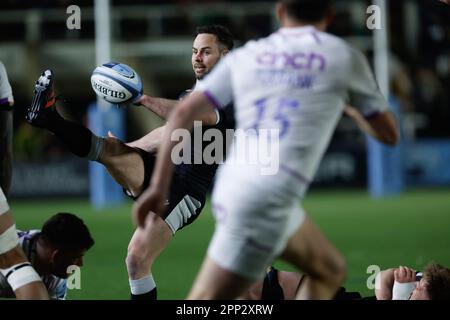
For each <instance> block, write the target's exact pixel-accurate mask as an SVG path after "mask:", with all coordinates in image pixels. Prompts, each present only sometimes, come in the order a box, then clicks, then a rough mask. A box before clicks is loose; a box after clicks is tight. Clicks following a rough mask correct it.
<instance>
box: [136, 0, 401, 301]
mask: <svg viewBox="0 0 450 320" xmlns="http://www.w3.org/2000/svg"><path fill="white" fill-rule="evenodd" d="M276 14H277V17H278V18H279V20H280V22H281V25H282V28H281V29H280V30H278V31H277V32H275V33H273V34H272V35H270V36H269V37H267V38H264V39H261V40H259V41H251V42H249V43H248V44H246V45H245V46H244V47H242V48H240V49H237V50H235V51H233V52H231V53H230V54H229V56H227V57H225V59H224V60H223V61H221V62H220V63H219V65H218V66H217V67H216V68H215V69H214V70H213V71H212V72H211V73H210V75H209V76H208V77H206V79H205V80H204V81H203V82H202V83H201V84H200V85H199V88H198V91H197V92H195V93H194V94H192V95H191V96H190V97H189V98H188V99H186V100H185V101H183V103H182V104H181V105H180V106H179V108H178V109H177V110H176V111H175V112H174V113H173V114H172V117H171V118H170V120H169V122H168V129H167V130H166V132H165V137H164V140H163V142H162V144H161V146H162V148H161V150H160V153H159V156H158V160H157V164H156V168H155V173H154V175H153V180H152V182H151V184H150V188H149V189H148V190H147V191H146V192H145V193H144V194H143V195H142V196H141V198H140V199H139V201H138V202H137V205H136V206H135V207H134V212H133V214H134V218H135V219H136V220H137V222H138V223H139V225H143V224H144V221H145V220H144V218H145V216H146V214H147V213H148V211H150V210H157V211H160V210H162V208H163V206H162V205H163V199H165V195H166V193H167V190H168V185H169V180H168V178H169V177H170V176H171V173H172V166H171V165H170V151H171V149H172V148H173V146H174V145H175V144H176V142H173V141H171V133H172V132H173V130H175V129H176V128H191V127H192V122H193V119H197V118H198V117H199V115H201V114H202V113H203V112H206V111H208V110H210V109H211V108H213V107H214V106H216V107H219V106H221V105H226V104H227V103H228V102H229V101H231V100H234V103H235V117H236V124H237V128H239V129H243V130H247V131H250V130H251V129H258V130H260V129H278V130H279V139H280V141H279V150H278V151H279V163H280V166H279V168H280V170H279V171H278V172H277V173H276V174H274V175H265V176H263V175H261V173H260V170H259V169H260V168H258V166H253V165H250V164H248V165H233V164H232V163H233V160H235V159H241V158H242V154H244V153H245V152H248V151H250V152H254V151H255V150H240V149H236V150H233V151H234V152H232V153H231V154H230V155H229V157H228V160H227V162H226V163H225V164H224V165H223V166H222V167H221V168H220V169H219V172H218V177H217V182H216V185H215V189H214V194H213V207H214V212H215V215H216V230H215V233H214V236H213V238H212V240H211V243H210V245H209V249H208V253H207V258H206V259H205V262H204V264H203V266H202V268H201V270H200V273H199V275H198V277H197V279H196V281H195V283H194V285H193V288H192V290H191V292H190V294H189V296H188V298H192V299H223V298H228V299H230V298H234V297H236V296H238V295H240V294H241V293H242V292H243V291H244V290H246V289H247V288H248V287H249V286H250V285H251V283H252V282H253V281H255V280H257V279H261V278H262V276H263V275H264V270H265V267H266V266H267V265H270V264H271V262H272V261H273V260H274V259H276V258H277V257H280V258H282V259H283V260H285V261H287V262H289V263H291V264H292V265H294V266H295V267H297V268H298V269H299V270H302V271H303V272H304V273H305V274H306V275H307V276H308V277H307V278H306V279H305V282H304V284H303V285H302V287H301V288H300V290H299V292H298V295H297V298H298V299H330V298H332V297H333V296H334V295H335V293H336V291H337V290H338V288H339V287H340V285H341V284H342V283H343V281H344V279H345V275H346V266H345V261H344V258H343V257H342V256H341V254H340V253H339V252H338V251H337V250H336V249H335V248H334V246H333V245H332V244H331V243H330V242H329V241H328V240H327V239H326V237H325V236H324V235H323V234H322V233H321V232H320V231H319V229H318V228H317V227H316V226H315V225H314V223H313V222H312V221H311V219H309V218H308V217H306V216H305V213H304V211H303V209H302V208H301V207H300V206H299V204H298V202H299V200H301V199H302V198H303V197H304V195H305V193H306V191H307V189H308V185H309V183H310V182H311V181H312V179H313V178H314V175H315V172H316V170H317V167H318V165H319V163H320V161H321V159H322V156H323V154H324V152H325V150H326V148H327V146H328V144H329V141H330V138H331V136H332V134H333V132H334V130H335V127H336V125H337V122H338V120H339V119H340V117H341V115H342V113H343V110H344V108H345V105H346V103H350V104H351V105H352V106H353V107H354V110H355V111H356V112H358V114H357V116H358V119H359V120H360V122H359V124H360V125H361V127H362V128H363V129H364V130H365V131H366V132H367V133H369V134H372V135H373V136H374V137H375V138H377V139H378V140H380V141H381V142H384V143H387V144H390V145H394V144H396V143H397V140H398V132H397V128H396V123H395V119H394V117H393V115H392V113H390V112H389V111H388V109H387V103H386V100H385V99H384V98H383V96H382V95H381V93H380V91H379V89H378V86H377V84H376V82H375V79H374V76H373V74H372V72H371V70H370V66H369V64H368V62H367V60H366V58H365V57H364V55H363V54H362V53H361V52H359V51H357V50H355V49H353V48H351V47H350V46H349V45H348V44H347V43H346V42H345V41H343V40H342V39H340V38H338V37H335V36H333V35H331V34H328V33H325V32H324V31H325V29H326V27H327V25H328V23H329V21H330V19H331V17H332V15H333V10H332V1H331V0H280V1H278V3H277V6H276ZM236 186H239V188H237V187H236Z"/></svg>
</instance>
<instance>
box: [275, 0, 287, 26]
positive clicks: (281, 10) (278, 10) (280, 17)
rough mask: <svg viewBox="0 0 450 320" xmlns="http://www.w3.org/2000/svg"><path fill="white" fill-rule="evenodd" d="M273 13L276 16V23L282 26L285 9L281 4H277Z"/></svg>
mask: <svg viewBox="0 0 450 320" xmlns="http://www.w3.org/2000/svg"><path fill="white" fill-rule="evenodd" d="M275 13H276V15H277V19H278V21H280V23H281V24H283V21H284V19H285V16H286V7H285V6H284V4H282V3H281V2H278V3H277V6H276V8H275Z"/></svg>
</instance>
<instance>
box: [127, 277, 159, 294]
mask: <svg viewBox="0 0 450 320" xmlns="http://www.w3.org/2000/svg"><path fill="white" fill-rule="evenodd" d="M154 288H156V283H155V280H153V276H152V275H149V276H147V277H144V278H141V279H137V280H132V279H130V289H131V293H132V294H134V295H138V294H145V293H147V292H150V291H152V290H153V289H154Z"/></svg>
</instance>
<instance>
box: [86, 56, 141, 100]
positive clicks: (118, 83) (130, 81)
mask: <svg viewBox="0 0 450 320" xmlns="http://www.w3.org/2000/svg"><path fill="white" fill-rule="evenodd" d="M91 85H92V89H93V90H94V92H95V93H96V94H97V95H98V96H99V97H101V98H103V99H105V100H106V101H108V102H109V103H113V104H122V103H135V102H137V101H138V100H139V98H140V97H141V96H142V91H143V88H142V80H141V78H140V77H139V75H138V74H137V73H136V71H134V70H133V69H132V68H131V67H129V66H127V65H126V64H123V63H119V62H109V63H105V64H103V65H101V66H99V67H97V68H95V70H94V71H93V72H92V76H91Z"/></svg>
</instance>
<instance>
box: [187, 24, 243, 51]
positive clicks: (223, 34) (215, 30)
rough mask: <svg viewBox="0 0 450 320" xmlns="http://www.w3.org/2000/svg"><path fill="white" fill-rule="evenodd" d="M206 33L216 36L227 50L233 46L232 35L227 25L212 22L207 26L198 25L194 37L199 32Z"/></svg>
mask: <svg viewBox="0 0 450 320" xmlns="http://www.w3.org/2000/svg"><path fill="white" fill-rule="evenodd" d="M203 33H208V34H213V35H215V36H216V37H217V41H218V42H219V43H220V44H222V45H224V46H225V47H226V48H227V49H228V50H232V49H233V47H234V40H233V35H232V34H231V32H230V30H228V28H227V27H224V26H222V25H220V24H213V25H207V26H199V27H197V29H196V32H195V37H197V36H198V35H199V34H203Z"/></svg>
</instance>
